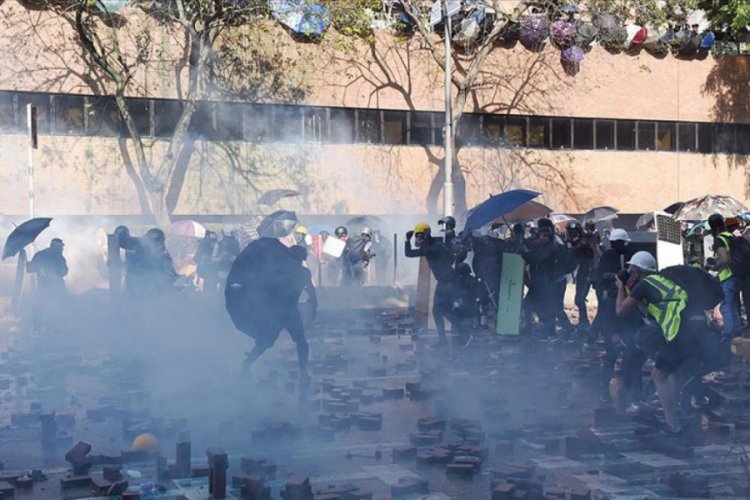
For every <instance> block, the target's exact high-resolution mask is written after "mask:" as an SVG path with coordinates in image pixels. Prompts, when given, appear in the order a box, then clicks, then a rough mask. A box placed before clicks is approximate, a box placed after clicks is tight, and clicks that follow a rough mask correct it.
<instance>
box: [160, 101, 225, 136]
mask: <svg viewBox="0 0 750 500" xmlns="http://www.w3.org/2000/svg"><path fill="white" fill-rule="evenodd" d="M182 109H183V106H182V102H181V101H177V100H173V99H170V100H156V101H154V135H155V136H156V137H171V136H172V134H174V130H175V127H176V126H177V121H178V120H179V119H180V116H182ZM212 128H213V127H212Z"/></svg>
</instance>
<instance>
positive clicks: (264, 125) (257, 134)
mask: <svg viewBox="0 0 750 500" xmlns="http://www.w3.org/2000/svg"><path fill="white" fill-rule="evenodd" d="M243 115H244V117H243V121H244V124H245V139H246V140H248V141H251V142H266V141H270V140H271V118H272V109H271V107H270V106H265V105H263V104H250V105H247V106H245V107H244V109H243Z"/></svg>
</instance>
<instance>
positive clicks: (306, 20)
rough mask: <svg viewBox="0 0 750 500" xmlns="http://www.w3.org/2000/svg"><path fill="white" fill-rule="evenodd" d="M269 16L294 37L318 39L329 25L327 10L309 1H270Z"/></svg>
mask: <svg viewBox="0 0 750 500" xmlns="http://www.w3.org/2000/svg"><path fill="white" fill-rule="evenodd" d="M269 4H270V5H269V6H270V8H271V15H272V16H273V18H274V19H276V20H277V21H278V22H280V23H281V24H283V25H284V26H286V27H287V28H289V29H290V30H291V31H292V32H293V33H294V34H296V35H306V36H310V37H318V36H320V35H322V34H323V32H324V31H325V30H326V28H327V27H328V25H329V24H330V23H331V14H330V13H329V12H328V9H326V8H325V7H323V6H321V5H317V4H316V3H314V2H312V1H311V0H271V1H270V2H269Z"/></svg>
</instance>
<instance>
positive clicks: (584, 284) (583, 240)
mask: <svg viewBox="0 0 750 500" xmlns="http://www.w3.org/2000/svg"><path fill="white" fill-rule="evenodd" d="M565 236H566V240H567V245H568V249H569V251H570V254H571V257H572V258H573V262H574V264H575V266H576V269H575V276H576V296H575V305H576V307H577V308H578V318H579V319H578V328H580V329H583V330H587V329H588V328H589V325H590V323H589V314H588V310H587V307H586V297H587V296H588V294H589V289H590V288H591V272H592V266H593V263H594V244H595V242H594V235H593V234H592V233H590V232H584V231H583V229H582V228H581V225H580V224H579V223H578V222H575V221H573V222H569V223H568V225H567V227H566V228H565Z"/></svg>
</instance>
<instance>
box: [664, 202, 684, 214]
mask: <svg viewBox="0 0 750 500" xmlns="http://www.w3.org/2000/svg"><path fill="white" fill-rule="evenodd" d="M683 206H685V203H684V202H682V201H678V202H677V203H672V204H671V205H669V206H668V207H667V208H665V209H664V211H665V212H667V213H668V214H670V215H674V214H676V213H677V211H678V210H679V209H681V208H682V207H683Z"/></svg>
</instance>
